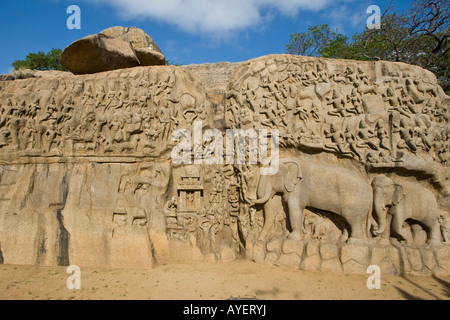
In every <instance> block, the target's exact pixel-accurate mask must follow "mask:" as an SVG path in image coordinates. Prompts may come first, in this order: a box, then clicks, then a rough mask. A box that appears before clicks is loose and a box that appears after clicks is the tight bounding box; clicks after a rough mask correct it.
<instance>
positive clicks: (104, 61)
mask: <svg viewBox="0 0 450 320" xmlns="http://www.w3.org/2000/svg"><path fill="white" fill-rule="evenodd" d="M60 62H61V65H63V66H64V67H65V68H66V69H69V70H70V71H71V72H73V73H74V74H90V73H98V72H104V71H111V70H116V69H125V68H131V67H137V66H139V59H138V58H137V57H136V54H135V52H134V50H133V47H132V46H131V44H130V43H129V42H126V41H123V40H120V39H118V38H112V37H109V36H106V35H103V34H96V35H91V36H87V37H85V38H83V39H80V40H77V41H75V42H74V43H72V44H71V45H69V46H68V47H67V48H66V49H65V50H64V51H63V53H62V55H61V58H60Z"/></svg>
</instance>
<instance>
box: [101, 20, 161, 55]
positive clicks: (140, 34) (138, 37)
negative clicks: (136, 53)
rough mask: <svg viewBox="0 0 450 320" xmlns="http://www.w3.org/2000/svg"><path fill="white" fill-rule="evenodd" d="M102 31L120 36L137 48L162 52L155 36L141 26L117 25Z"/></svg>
mask: <svg viewBox="0 0 450 320" xmlns="http://www.w3.org/2000/svg"><path fill="white" fill-rule="evenodd" d="M100 33H101V34H104V35H107V36H110V37H112V38H118V39H121V40H124V41H126V42H130V43H131V45H132V46H133V48H135V49H150V50H153V51H156V52H159V53H161V49H160V48H159V47H158V45H157V44H156V43H155V41H153V38H152V37H150V36H149V35H148V34H147V33H145V31H143V30H141V29H139V28H135V27H129V28H125V27H120V26H117V27H111V28H108V29H105V30H103V31H101V32H100Z"/></svg>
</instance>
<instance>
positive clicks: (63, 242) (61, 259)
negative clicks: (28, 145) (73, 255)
mask: <svg viewBox="0 0 450 320" xmlns="http://www.w3.org/2000/svg"><path fill="white" fill-rule="evenodd" d="M68 176H69V172H67V174H66V175H65V176H64V179H63V180H62V182H61V188H62V196H63V199H62V200H63V201H62V206H61V208H60V209H57V210H56V219H57V221H58V225H59V233H58V242H57V243H58V246H59V248H58V250H57V262H58V265H59V266H69V265H70V262H69V239H70V234H69V232H68V231H67V229H66V227H65V226H64V216H63V214H62V211H63V210H64V207H65V206H66V200H67V195H68V191H69V181H68V180H69V179H68Z"/></svg>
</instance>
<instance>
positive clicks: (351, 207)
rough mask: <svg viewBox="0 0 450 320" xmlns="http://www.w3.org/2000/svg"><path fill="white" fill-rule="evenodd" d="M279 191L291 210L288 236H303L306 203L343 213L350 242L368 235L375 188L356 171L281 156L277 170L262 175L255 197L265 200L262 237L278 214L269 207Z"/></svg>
mask: <svg viewBox="0 0 450 320" xmlns="http://www.w3.org/2000/svg"><path fill="white" fill-rule="evenodd" d="M273 161H276V160H273ZM276 194H278V195H281V196H282V201H283V203H284V204H285V205H286V208H287V210H288V212H287V216H288V217H289V221H290V225H291V227H292V232H291V233H290V235H289V239H292V240H300V239H301V238H302V233H301V230H302V223H303V211H304V209H305V208H306V207H311V208H316V209H320V210H325V211H329V212H333V213H335V214H338V215H340V216H341V217H343V218H344V219H345V220H346V222H347V223H348V225H349V226H350V235H349V236H350V238H349V240H350V242H356V241H358V242H363V240H365V239H366V236H367V234H366V223H367V219H368V216H369V214H370V212H371V210H372V189H371V187H370V185H369V184H368V183H366V182H365V181H364V180H363V179H362V178H360V177H358V176H357V175H356V174H354V173H353V172H351V171H349V170H346V169H343V168H340V167H335V166H330V165H326V164H323V163H317V162H309V161H299V160H297V159H281V160H279V170H278V172H277V173H276V174H274V175H272V176H266V175H261V177H260V180H259V184H258V187H257V197H258V199H252V201H253V202H254V204H264V214H265V222H264V226H263V228H262V230H261V233H260V236H259V239H260V240H264V239H265V237H266V236H267V233H268V231H269V230H270V226H271V225H272V221H273V219H274V218H275V212H274V211H273V210H267V208H266V207H267V202H268V201H269V200H270V199H272V198H273V197H274V196H275V195H276Z"/></svg>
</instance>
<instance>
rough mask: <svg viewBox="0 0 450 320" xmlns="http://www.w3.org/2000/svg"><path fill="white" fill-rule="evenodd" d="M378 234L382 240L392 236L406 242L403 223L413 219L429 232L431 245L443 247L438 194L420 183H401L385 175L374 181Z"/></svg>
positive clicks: (374, 212) (376, 229)
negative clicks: (441, 243)
mask: <svg viewBox="0 0 450 320" xmlns="http://www.w3.org/2000/svg"><path fill="white" fill-rule="evenodd" d="M372 188H373V200H374V211H373V214H374V218H375V221H376V223H377V225H378V227H377V228H375V230H374V231H375V233H376V234H381V235H382V239H385V240H386V239H389V237H390V236H397V237H400V239H401V240H406V235H404V234H403V232H402V225H403V223H404V222H405V221H406V220H408V219H410V220H413V221H415V222H418V223H419V224H420V225H421V226H422V227H423V228H424V230H425V231H426V233H427V238H428V239H427V242H428V243H430V244H439V243H440V242H441V238H440V225H439V216H440V209H439V206H438V204H437V201H436V198H435V196H434V194H433V193H432V192H431V191H430V190H428V189H426V188H424V187H422V186H421V185H419V184H417V183H411V182H401V183H399V182H397V181H395V180H392V179H390V178H388V177H386V176H384V175H381V176H377V177H375V178H374V179H373V180H372Z"/></svg>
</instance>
